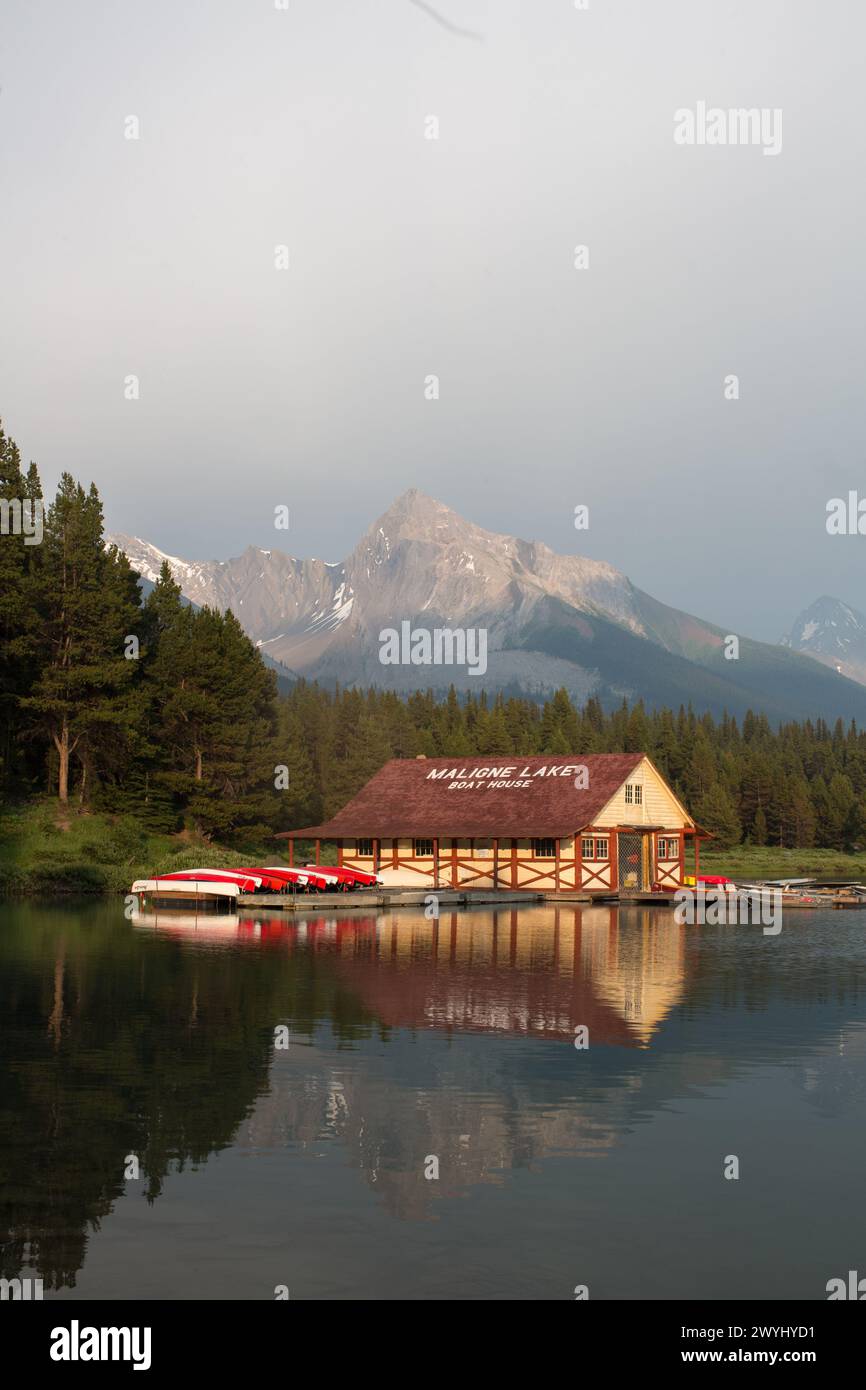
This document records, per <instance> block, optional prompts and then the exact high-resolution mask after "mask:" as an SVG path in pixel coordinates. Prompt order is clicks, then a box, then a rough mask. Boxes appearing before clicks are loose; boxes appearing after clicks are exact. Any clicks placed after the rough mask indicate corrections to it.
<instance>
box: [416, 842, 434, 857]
mask: <svg viewBox="0 0 866 1390" xmlns="http://www.w3.org/2000/svg"><path fill="white" fill-rule="evenodd" d="M412 854H413V856H414V858H415V859H432V858H433V841H432V840H413V841H412Z"/></svg>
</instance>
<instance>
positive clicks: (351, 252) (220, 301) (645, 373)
mask: <svg viewBox="0 0 866 1390" xmlns="http://www.w3.org/2000/svg"><path fill="white" fill-rule="evenodd" d="M433 8H434V9H435V10H436V11H437V12H438V13H439V14H440V15H441V16H443V17H445V18H447V19H450V20H452V21H454V23H456V24H458V25H459V26H461V27H463V28H465V29H470V30H474V31H477V32H478V33H479V34H480V35H481V36H482V37H481V38H480V39H475V38H472V37H461V36H460V35H458V34H455V33H454V32H451V31H450V30H449V29H448V28H447V27H446V26H445V25H444V24H441V23H438V22H437V21H436V19H435V17H434V16H432V15H431V14H429V13H427V12H425V8H424V7H423V6H422V5H420V4H415V3H411V0H288V8H287V9H286V10H278V9H277V8H276V7H275V4H274V0H148V3H147V4H141V3H133V2H132V0H104V3H103V0H79V3H76V4H68V5H63V4H60V3H59V2H58V0H51V3H46V2H45V0H4V3H3V13H2V21H0V23H2V41H0V88H2V90H0V179H2V184H0V186H2V190H3V197H2V202H3V207H2V214H0V277H2V314H0V415H2V416H3V419H4V425H5V427H6V429H7V431H8V432H10V433H12V434H13V435H14V436H15V437H16V438H17V440H18V442H19V443H20V445H21V447H22V449H23V451H24V453H25V455H26V456H27V457H28V458H30V457H33V458H35V459H36V460H37V462H38V463H39V465H40V468H41V471H42V474H43V477H44V479H45V481H46V483H47V484H48V485H49V486H51V487H53V486H54V484H55V483H56V480H57V477H58V475H59V473H60V471H61V470H62V469H69V470H70V471H72V472H73V473H74V474H76V475H77V476H80V477H82V478H83V479H84V480H85V481H89V480H90V479H91V478H92V479H93V480H95V481H96V483H97V485H98V487H99V488H100V491H101V493H102V495H103V498H104V500H105V506H106V515H107V520H108V524H109V526H110V527H111V528H112V529H115V530H121V531H127V532H130V533H133V534H136V535H139V536H142V537H144V538H146V539H148V540H150V541H152V542H153V543H154V544H156V545H158V546H160V547H161V548H162V549H164V550H167V551H169V552H171V553H174V554H179V555H182V556H184V557H186V558H194V559H209V558H219V559H222V558H226V557H228V556H230V555H235V554H238V553H239V552H240V551H241V550H243V549H244V547H245V546H246V545H248V544H255V545H261V546H265V547H269V546H279V547H281V548H284V549H288V550H290V551H291V552H292V553H294V554H297V555H318V556H320V557H323V558H325V559H327V560H337V559H340V558H342V557H343V555H344V554H345V553H346V552H347V551H348V550H349V549H350V548H351V546H352V545H353V544H354V542H355V541H356V540H357V538H358V535H359V533H360V532H361V530H362V529H364V528H365V527H366V526H367V524H368V523H369V522H370V521H371V520H372V519H373V518H374V517H375V516H376V515H378V514H379V513H380V512H381V511H383V510H384V509H385V508H386V507H387V506H388V504H389V503H390V502H391V501H392V500H393V498H394V497H395V496H396V495H397V494H399V493H400V492H402V491H404V490H405V489H406V488H407V487H411V486H417V487H420V488H421V489H423V490H424V491H425V492H429V493H432V494H433V495H434V496H437V497H439V498H441V499H442V500H443V501H445V502H447V503H448V504H449V505H451V506H453V507H455V508H456V509H457V510H459V511H461V512H462V513H463V514H465V515H466V516H468V517H469V518H471V519H472V520H473V521H476V522H478V523H480V524H482V525H484V526H487V527H489V528H490V529H492V530H502V531H509V532H513V533H516V534H518V535H522V536H525V537H527V538H530V539H541V540H544V541H546V542H547V543H548V544H549V545H551V546H552V547H553V548H554V549H557V550H560V551H563V552H570V551H582V552H583V553H586V554H589V555H592V556H594V557H596V558H601V559H605V560H608V561H610V562H611V563H612V564H614V565H616V566H617V567H618V568H620V569H622V570H624V571H625V572H626V573H627V574H628V575H629V576H630V577H631V578H632V580H633V581H634V582H635V583H637V584H638V585H640V586H641V587H642V588H644V589H646V590H648V591H649V592H650V593H652V594H654V595H655V596H656V597H657V598H660V599H662V600H664V601H666V602H668V603H671V604H674V605H675V606H677V607H681V608H686V609H688V610H690V611H692V612H695V613H697V614H699V615H700V616H702V617H705V618H707V619H710V620H712V621H716V622H718V623H720V624H722V625H723V626H726V627H728V628H730V630H732V631H739V632H743V633H746V634H749V635H753V636H757V637H763V638H766V639H771V640H775V639H776V638H778V637H779V636H780V635H781V633H782V632H783V631H784V630H786V629H787V628H788V627H790V624H791V622H792V620H793V618H794V616H795V615H796V613H797V612H798V611H799V610H800V609H801V608H803V607H804V606H805V605H806V604H808V603H810V602H811V601H812V600H813V599H814V598H816V597H818V596H819V595H820V594H823V593H831V594H834V595H836V596H838V597H840V598H843V599H845V600H846V601H848V602H850V603H852V604H854V605H855V606H857V607H860V608H863V609H866V590H864V583H863V576H864V570H866V567H864V557H866V536H857V537H854V536H851V537H829V536H828V535H827V534H826V530H825V508H826V503H827V501H828V499H829V498H831V497H833V496H837V495H844V494H847V492H848V490H849V489H858V490H859V491H860V493H861V495H863V496H864V497H866V466H864V457H866V456H864V413H866V398H864V382H863V378H864V366H866V362H864V356H866V354H864V331H866V328H864V324H866V315H864V307H866V297H864V276H866V270H864V238H863V213H864V193H863V169H864V164H866V159H864V155H866V148H864V146H866V133H864V120H863V56H862V55H863V52H864V48H866V6H864V4H863V3H862V0H822V3H820V4H816V3H814V0H726V3H724V4H721V3H719V0H658V3H653V0H589V9H588V10H587V11H581V10H578V9H577V8H575V5H574V0H434V4H433ZM700 101H705V102H707V103H708V104H709V105H710V106H720V107H723V108H725V109H727V108H730V107H753V106H754V107H759V108H763V107H766V108H770V109H773V108H781V110H782V113H783V118H782V136H783V138H782V150H781V153H779V154H778V155H776V156H765V155H764V154H763V152H762V150H761V148H760V147H755V146H740V147H724V148H720V147H708V146H693V147H684V146H678V145H676V144H675V143H674V140H673V129H674V111H675V110H676V109H678V108H695V107H696V105H697V103H698V102H700ZM431 115H432V116H435V117H436V118H437V119H438V122H439V138H438V140H431V139H426V138H425V128H426V129H428V130H429V125H426V123H427V118H428V117H429V116H431ZM129 116H135V117H137V118H138V120H139V122H140V138H139V139H138V140H129V139H126V138H124V130H125V121H126V119H127V117H129ZM281 244H286V245H287V246H288V247H289V261H290V264H289V269H288V270H277V269H276V268H275V266H274V248H275V246H277V245H281ZM577 244H586V245H587V246H588V247H589V254H590V265H589V269H588V270H576V269H575V268H574V248H575V246H576V245H577ZM729 373H736V374H737V375H738V376H739V379H740V399H739V400H737V401H729V400H725V398H724V378H725V376H726V375H727V374H729ZM130 374H135V375H137V376H138V377H139V379H140V399H139V400H137V401H130V400H126V399H125V398H124V380H125V378H126V377H127V376H128V375H130ZM428 374H436V375H438V377H439V378H440V399H439V400H437V401H428V400H425V398H424V379H425V377H426V376H428ZM579 503H585V504H587V505H588V506H589V507H590V529H589V531H587V532H576V531H575V530H574V526H573V514H574V507H575V505H577V504H579ZM278 504H285V505H288V506H289V507H290V508H291V516H292V529H291V531H290V532H289V534H288V537H287V536H286V533H284V532H277V533H275V531H274V528H273V513H274V507H275V506H276V505H278Z"/></svg>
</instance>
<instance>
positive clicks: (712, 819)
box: [693, 782, 742, 849]
mask: <svg viewBox="0 0 866 1390" xmlns="http://www.w3.org/2000/svg"><path fill="white" fill-rule="evenodd" d="M693 814H694V818H695V820H696V821H697V822H698V825H701V826H703V827H704V828H705V829H706V830H709V831H711V833H712V834H713V836H714V839H715V844H716V845H717V846H718V847H719V849H731V848H732V847H733V846H734V845H738V844H739V843H740V837H741V835H742V826H741V825H740V822H739V819H738V817H737V812H736V809H735V807H734V803H733V802H732V800H731V798H730V796H729V795H728V793H727V791H726V790H725V787H724V786H723V785H722V783H721V782H716V783H715V784H714V785H713V786H712V787H710V788H709V789H708V790H707V791H706V792H704V794H703V796H702V797H701V798H700V799H699V800H698V801H697V802H696V803H695V806H694V810H693Z"/></svg>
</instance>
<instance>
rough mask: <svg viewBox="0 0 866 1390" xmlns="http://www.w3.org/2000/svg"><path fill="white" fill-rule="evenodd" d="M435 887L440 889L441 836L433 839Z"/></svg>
mask: <svg viewBox="0 0 866 1390" xmlns="http://www.w3.org/2000/svg"><path fill="white" fill-rule="evenodd" d="M433 887H434V888H438V887H439V836H438V835H436V836H434V839H433Z"/></svg>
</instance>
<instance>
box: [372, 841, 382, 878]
mask: <svg viewBox="0 0 866 1390" xmlns="http://www.w3.org/2000/svg"><path fill="white" fill-rule="evenodd" d="M381 845H382V841H381V840H374V841H373V873H374V874H378V873H379V851H380V849H381Z"/></svg>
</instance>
